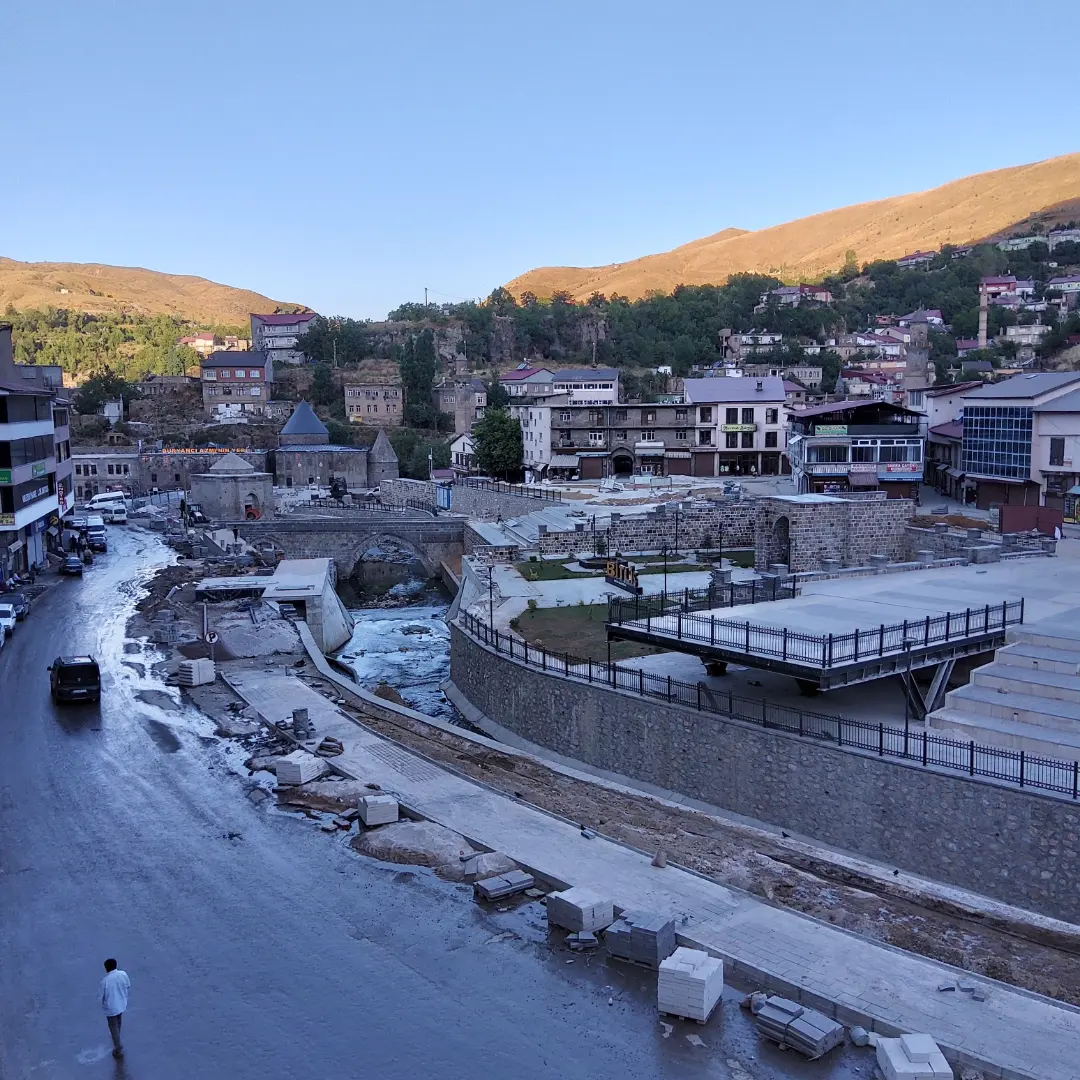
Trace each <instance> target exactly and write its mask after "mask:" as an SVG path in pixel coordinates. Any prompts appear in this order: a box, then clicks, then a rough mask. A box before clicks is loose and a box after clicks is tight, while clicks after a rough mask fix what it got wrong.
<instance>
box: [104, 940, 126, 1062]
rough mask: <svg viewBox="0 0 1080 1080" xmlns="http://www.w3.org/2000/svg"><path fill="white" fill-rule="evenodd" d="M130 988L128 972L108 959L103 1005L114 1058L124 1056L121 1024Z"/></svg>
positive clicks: (106, 962)
mask: <svg viewBox="0 0 1080 1080" xmlns="http://www.w3.org/2000/svg"><path fill="white" fill-rule="evenodd" d="M130 989H131V980H130V979H129V978H128V977H127V972H126V971H121V970H120V969H119V968H118V967H117V966H116V961H115V960H113V959H111V958H110V959H108V960H106V961H105V978H104V979H102V980H101V1007H102V1008H103V1009H104V1010H105V1019H106V1020H107V1021H108V1022H109V1034H110V1035H111V1036H112V1041H113V1052H112V1056H113V1057H114V1058H120V1057H123V1056H124V1047H123V1044H122V1043H121V1042H120V1024H121V1022H122V1021H123V1019H124V1012H125V1011H126V1010H127V1005H128V991H129V990H130Z"/></svg>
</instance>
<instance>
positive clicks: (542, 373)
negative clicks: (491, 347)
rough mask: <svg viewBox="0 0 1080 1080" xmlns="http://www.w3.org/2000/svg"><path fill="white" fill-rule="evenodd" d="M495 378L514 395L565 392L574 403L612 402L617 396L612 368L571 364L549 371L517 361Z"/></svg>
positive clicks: (534, 396) (616, 381)
mask: <svg viewBox="0 0 1080 1080" xmlns="http://www.w3.org/2000/svg"><path fill="white" fill-rule="evenodd" d="M499 382H500V383H501V384H502V386H503V387H504V388H505V389H506V392H507V393H508V394H509V395H510V398H511V400H512V399H513V398H516V397H531V398H537V397H545V396H549V395H551V394H566V395H568V396H569V398H570V400H571V401H572V402H573V403H574V404H578V405H585V404H588V403H589V402H592V401H602V402H604V403H611V404H614V403H615V402H617V401H618V400H619V373H618V371H617V370H616V369H615V368H571V369H567V370H563V371H552V370H550V369H549V368H535V367H531V366H529V365H528V364H520V365H518V367H516V368H514V369H513V371H504V372H503V373H502V374H501V375H500V376H499Z"/></svg>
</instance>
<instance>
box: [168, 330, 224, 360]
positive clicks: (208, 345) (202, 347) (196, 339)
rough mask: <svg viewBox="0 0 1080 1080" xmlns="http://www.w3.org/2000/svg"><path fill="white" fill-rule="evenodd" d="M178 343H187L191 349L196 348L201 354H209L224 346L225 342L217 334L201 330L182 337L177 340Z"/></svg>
mask: <svg viewBox="0 0 1080 1080" xmlns="http://www.w3.org/2000/svg"><path fill="white" fill-rule="evenodd" d="M177 345H186V346H187V347H188V348H189V349H194V350H195V351H196V352H197V353H198V354H199V355H200V356H209V355H210V354H211V353H212V352H216V351H217V350H218V349H220V348H223V347H224V345H225V342H224V341H222V339H221V338H219V337H218V336H217V334H214V333H211V332H209V331H200V332H199V333H197V334H187V335H186V336H185V337H182V338H181V339H180V340H179V341H178V342H177Z"/></svg>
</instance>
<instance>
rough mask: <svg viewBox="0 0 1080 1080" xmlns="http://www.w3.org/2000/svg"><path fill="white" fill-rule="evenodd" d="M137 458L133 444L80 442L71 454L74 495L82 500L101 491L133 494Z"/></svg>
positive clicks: (137, 471) (138, 456)
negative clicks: (90, 444)
mask: <svg viewBox="0 0 1080 1080" xmlns="http://www.w3.org/2000/svg"><path fill="white" fill-rule="evenodd" d="M139 458H140V455H139V450H138V447H135V446H93V447H84V446H80V447H79V448H78V449H77V450H76V451H75V453H74V454H73V455H72V462H73V464H74V476H73V478H72V479H73V481H74V484H75V499H76V500H77V501H79V502H82V501H85V500H87V499H90V498H92V497H93V496H94V495H98V494H100V493H101V492H103V491H125V492H127V493H129V494H136V493H137V492H138V491H139V490H140V486H141V485H140V484H139Z"/></svg>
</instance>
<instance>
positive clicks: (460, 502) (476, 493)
mask: <svg viewBox="0 0 1080 1080" xmlns="http://www.w3.org/2000/svg"><path fill="white" fill-rule="evenodd" d="M551 505H552V503H551V501H550V500H545V499H534V498H531V497H530V496H528V495H515V494H513V493H512V492H508V491H493V490H491V489H489V488H473V487H463V486H462V485H461V484H455V485H454V486H453V488H452V489H451V491H450V509H451V510H453V512H454V513H455V514H464V515H465V517H470V518H475V519H476V520H477V521H509V520H510V519H511V518H518V517H522V516H524V515H525V514H531V513H532V512H533V511H534V510H543V508H544V507H545V506H551Z"/></svg>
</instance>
